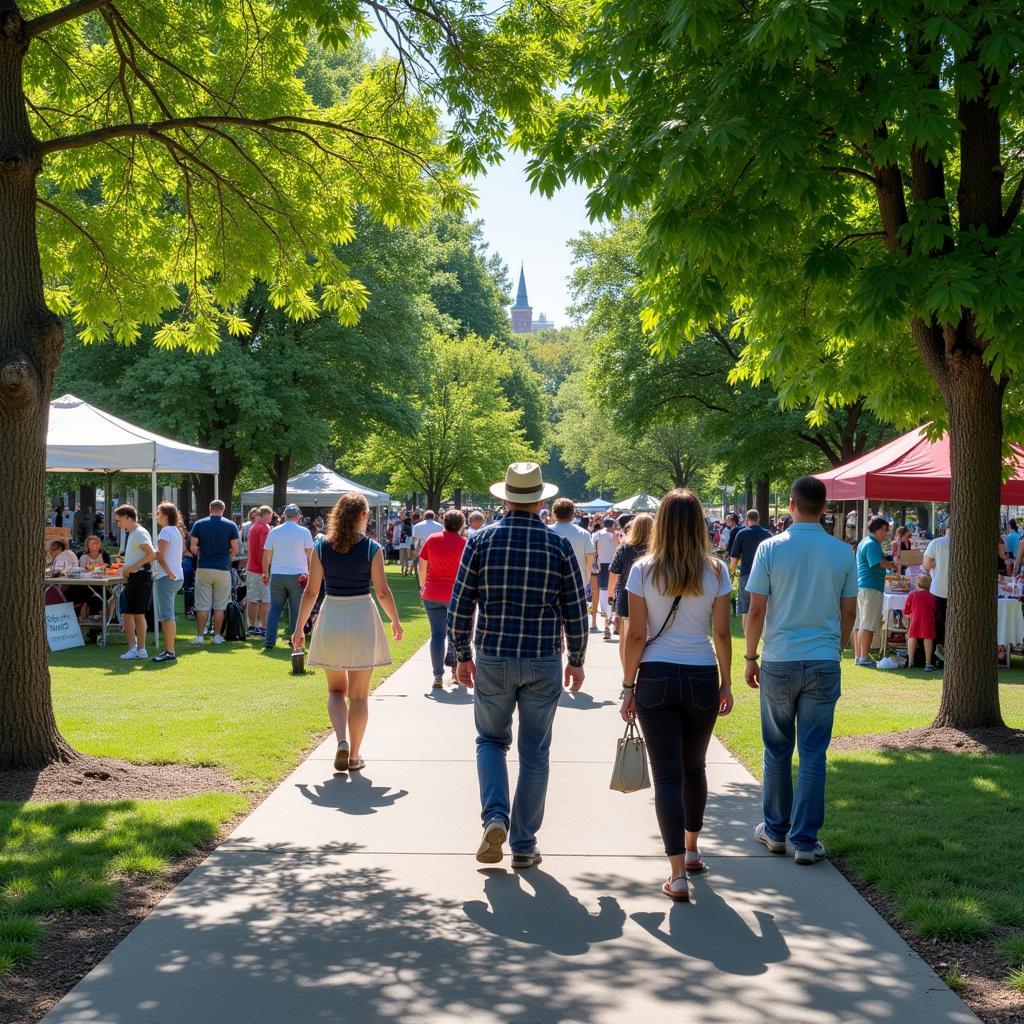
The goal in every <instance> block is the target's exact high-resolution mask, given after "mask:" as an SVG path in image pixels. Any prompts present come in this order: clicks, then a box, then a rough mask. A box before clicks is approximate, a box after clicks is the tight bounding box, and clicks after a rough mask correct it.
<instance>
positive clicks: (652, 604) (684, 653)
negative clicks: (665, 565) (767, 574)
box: [626, 558, 732, 665]
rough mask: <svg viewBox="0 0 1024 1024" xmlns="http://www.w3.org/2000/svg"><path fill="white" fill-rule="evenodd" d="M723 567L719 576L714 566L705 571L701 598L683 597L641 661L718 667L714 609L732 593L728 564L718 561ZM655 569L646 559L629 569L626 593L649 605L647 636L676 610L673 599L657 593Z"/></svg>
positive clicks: (648, 646)
mask: <svg viewBox="0 0 1024 1024" xmlns="http://www.w3.org/2000/svg"><path fill="white" fill-rule="evenodd" d="M716 561H718V562H719V565H720V566H721V570H720V572H719V574H718V576H717V577H716V576H715V572H714V570H713V569H712V568H711V567H710V566H706V567H705V569H704V592H703V593H702V594H701V595H700V596H699V597H683V598H680V601H679V607H678V608H677V609H676V613H675V615H674V616H673V617H672V621H671V622H670V623H669V624H668V626H667V627H666V629H665V630H664V632H663V633H662V634H661V636H659V637H658V639H657V640H655V641H654V642H653V643H650V644H648V645H647V647H646V649H645V650H644V653H643V657H641V659H640V660H641V662H644V661H667V662H670V663H671V664H674V665H714V664H715V663H716V662H715V649H714V647H712V645H711V637H710V636H709V635H708V627H709V624H710V622H711V606H712V605H713V604H714V602H715V598H718V597H722V596H724V595H725V594H729V593H731V592H732V582H731V581H730V579H729V570H728V569H727V568H726V567H725V563H724V562H722V561H721V560H718V559H716ZM650 576H651V569H650V564H649V563H648V560H647V559H646V558H642V559H640V561H639V562H635V563H634V565H633V568H632V569H630V570H629V579H628V580H627V581H626V590H628V591H629V593H631V594H636V595H637V596H638V597H642V598H643V599H644V600H645V601H646V602H647V635H648V636H649V637H652V636H654V635H655V634H656V633H657V632H658V630H660V629H661V627H662V626H663V625H664V623H665V620H666V619H667V618H668V617H669V613H670V612H671V611H672V602H673V601H674V600H675V598H673V597H666V596H665V595H664V594H662V593H661V592H660V591H659V590H656V589H655V587H654V584H653V582H652V581H651V579H650Z"/></svg>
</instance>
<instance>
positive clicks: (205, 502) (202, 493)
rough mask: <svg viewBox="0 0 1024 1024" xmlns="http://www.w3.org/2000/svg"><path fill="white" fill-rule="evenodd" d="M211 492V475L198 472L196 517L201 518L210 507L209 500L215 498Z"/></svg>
mask: <svg viewBox="0 0 1024 1024" xmlns="http://www.w3.org/2000/svg"><path fill="white" fill-rule="evenodd" d="M216 497H217V495H216V494H214V493H213V477H212V476H210V474H209V473H200V474H199V475H198V477H197V478H196V518H197V519H202V518H203V516H205V515H206V513H207V512H208V511H209V509H210V502H211V501H213V499H214V498H216Z"/></svg>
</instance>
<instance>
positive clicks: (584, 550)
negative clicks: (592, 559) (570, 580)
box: [550, 523, 594, 587]
mask: <svg viewBox="0 0 1024 1024" xmlns="http://www.w3.org/2000/svg"><path fill="white" fill-rule="evenodd" d="M550 529H552V530H554V531H555V533H557V534H558V536H559V537H564V538H565V539H566V540H567V541H568V542H569V543H570V544H571V545H572V550H573V554H574V555H575V556H576V562H577V564H578V565H579V567H580V578H581V579H582V580H583V586H584V587H586V585H587V579H586V569H585V566H586V564H587V557H588V556H589V555H592V554H593V553H594V539H593V537H591V536H590V532H589V531H588V530H584V529H583V528H582V527H580V526H577V525H576V524H575V523H555V524H554V525H553V526H551V527H550Z"/></svg>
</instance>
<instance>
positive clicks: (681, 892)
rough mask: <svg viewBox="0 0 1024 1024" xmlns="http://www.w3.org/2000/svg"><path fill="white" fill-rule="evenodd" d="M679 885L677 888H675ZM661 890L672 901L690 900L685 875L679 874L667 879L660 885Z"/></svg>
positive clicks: (685, 901)
mask: <svg viewBox="0 0 1024 1024" xmlns="http://www.w3.org/2000/svg"><path fill="white" fill-rule="evenodd" d="M676 886H679V888H676ZM661 891H662V892H663V893H664V894H665V895H666V896H667V897H668V898H669V899H670V900H672V902H673V903H689V902H690V883H689V881H688V880H687V877H686V875H680V876H679V877H678V878H670V879H668V880H667V881H666V882H665V883H664V884H663V885H662V887H661Z"/></svg>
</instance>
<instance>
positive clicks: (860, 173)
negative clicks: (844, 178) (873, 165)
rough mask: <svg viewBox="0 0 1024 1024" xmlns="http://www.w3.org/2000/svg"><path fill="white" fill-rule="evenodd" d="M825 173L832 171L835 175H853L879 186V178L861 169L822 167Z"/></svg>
mask: <svg viewBox="0 0 1024 1024" xmlns="http://www.w3.org/2000/svg"><path fill="white" fill-rule="evenodd" d="M822 170H823V171H831V172H832V173H833V174H852V175H853V176H854V177H855V178H863V179H864V180H865V181H870V182H871V184H872V185H877V184H878V178H876V177H875V175H873V174H871V173H869V172H868V171H862V170H861V169H860V168H859V167H843V166H838V167H828V166H826V167H822Z"/></svg>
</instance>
